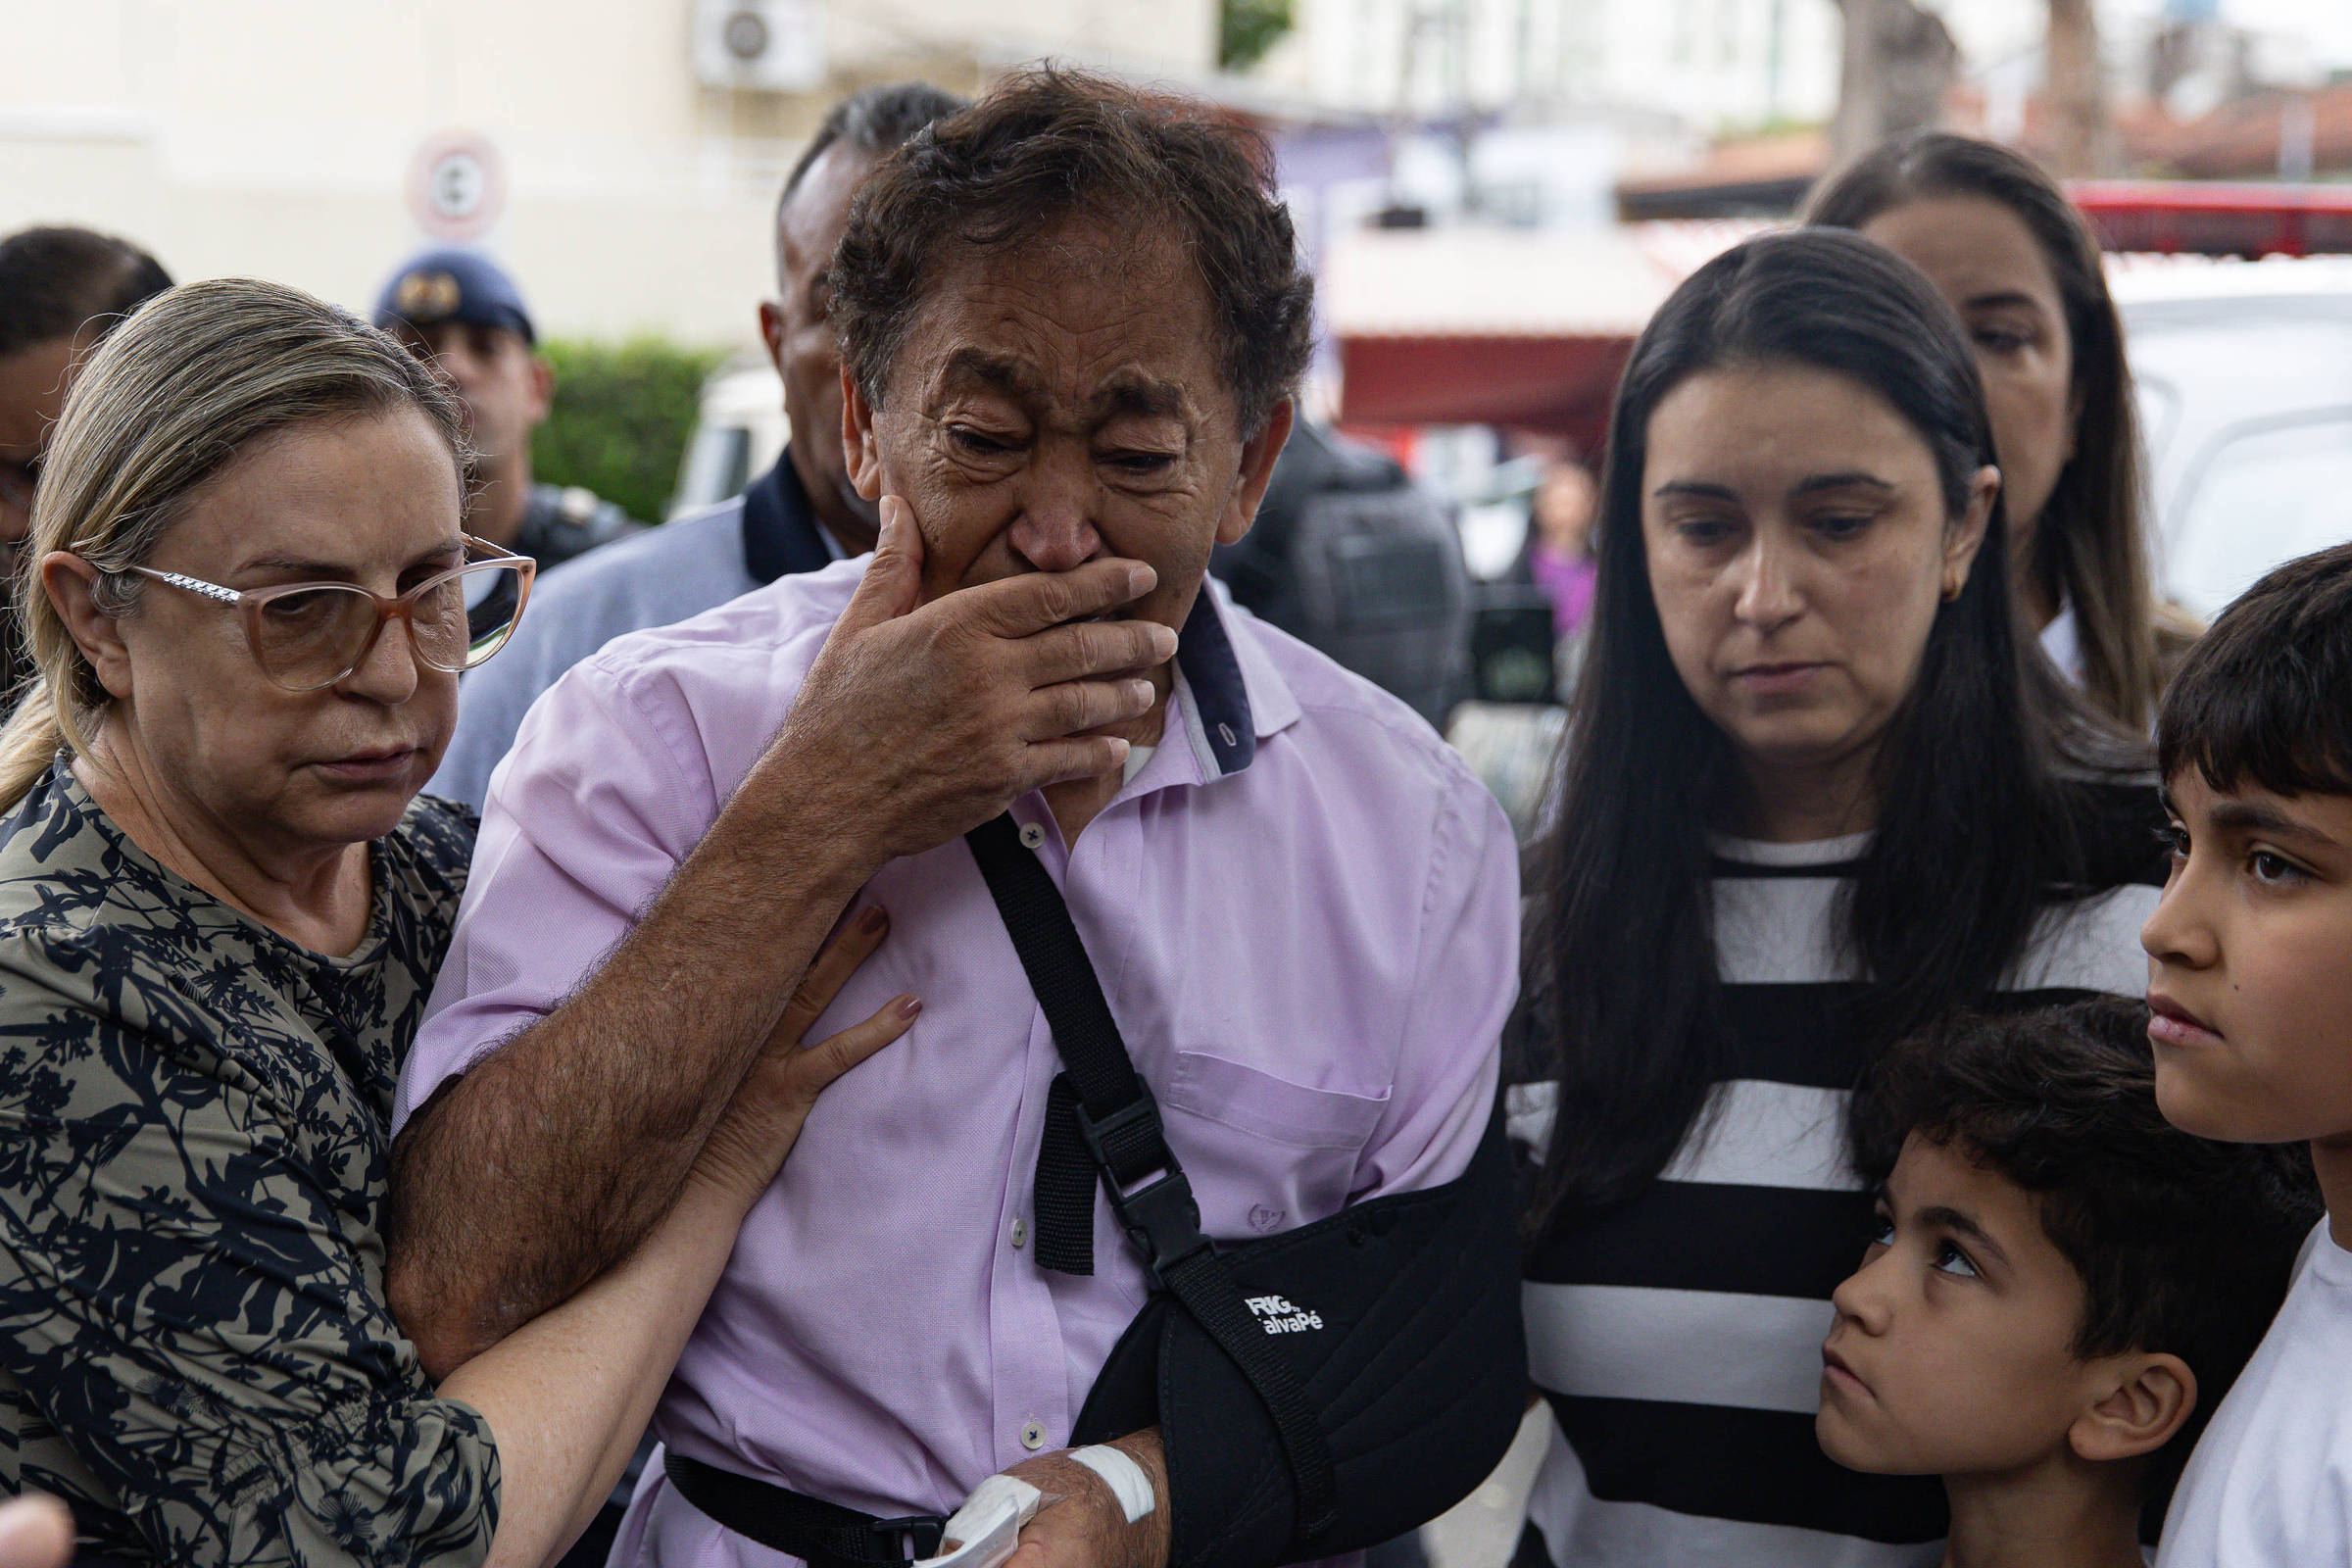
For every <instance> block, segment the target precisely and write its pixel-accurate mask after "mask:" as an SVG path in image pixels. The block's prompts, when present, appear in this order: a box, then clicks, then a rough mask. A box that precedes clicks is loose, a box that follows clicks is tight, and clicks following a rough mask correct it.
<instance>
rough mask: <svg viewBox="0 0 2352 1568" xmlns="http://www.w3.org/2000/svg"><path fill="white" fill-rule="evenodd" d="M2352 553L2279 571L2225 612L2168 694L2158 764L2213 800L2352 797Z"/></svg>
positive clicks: (2340, 549)
mask: <svg viewBox="0 0 2352 1568" xmlns="http://www.w3.org/2000/svg"><path fill="white" fill-rule="evenodd" d="M2346 692H2352V545H2337V546H2335V547H2333V548H2332V549H2328V550H2322V551H2320V552H2318V553H2317V554H2315V555H2309V556H2304V557H2301V558H2300V559H2298V560H2295V561H2290V562H2288V563H2287V564H2285V565H2283V566H2279V567H2278V568H2276V569H2275V570H2273V571H2272V572H2271V573H2270V574H2269V575H2268V576H2266V577H2264V578H2263V579H2262V580H2261V581H2260V582H2258V583H2256V584H2255V585H2254V586H2253V587H2251V588H2249V589H2247V590H2246V591H2245V592H2244V593H2242V594H2240V595H2239V596H2238V597H2237V598H2236V599H2235V600H2233V601H2232V602H2231V603H2230V605H2229V609H2227V610H2225V611H2223V612H2222V614H2221V618H2220V619H2219V620H2216V621H2215V622H2214V623H2213V629H2212V630H2211V631H2208V632H2207V633H2206V634H2205V635H2204V636H2203V637H2201V638H2199V639H2198V641H2197V645H2196V646H2195V647H2194V648H2193V649H2191V650H2190V651H2189V655H2188V658H2187V659H2186V660H2185V661H2184V662H2182V663H2181V665H2180V673H2179V674H2178V675H2176V676H2175V677H2174V678H2173V684H2172V688H2171V689H2170V690H2169V691H2167V692H2166V693H2165V696H2164V703H2163V706H2162V708H2161V709H2160V710H2159V711H2158V713H2157V718H2156V760H2157V765H2158V766H2159V767H2160V768H2162V770H2163V776H2164V777H2165V778H2167V779H2173V778H2178V777H2180V770H2181V769H2182V768H2186V767H2194V768H2195V769H2196V770H2197V771H2198V772H2199V773H2200V774H2202V775H2203V776H2204V779H2205V782H2206V783H2207V784H2209V785H2211V786H2212V787H2213V788H2215V789H2217V790H2228V789H2234V788H2237V787H2239V786H2240V785H2243V784H2248V783H2252V784H2258V785H2260V786H2261V787H2262V788H2264V789H2267V790H2271V791H2274V792H2275V793H2277V794H2279V795H2352V703H2347V702H2346V701H2345V700H2344V694H2345V693H2346Z"/></svg>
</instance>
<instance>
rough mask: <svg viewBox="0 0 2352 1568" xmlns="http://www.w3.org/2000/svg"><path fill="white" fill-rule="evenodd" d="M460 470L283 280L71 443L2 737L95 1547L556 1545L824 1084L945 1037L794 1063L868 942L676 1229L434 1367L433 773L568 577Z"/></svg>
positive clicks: (744, 1111) (212, 286) (5, 1390)
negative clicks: (536, 578)
mask: <svg viewBox="0 0 2352 1568" xmlns="http://www.w3.org/2000/svg"><path fill="white" fill-rule="evenodd" d="M465 483H466V450H465V443H464V440H463V438H462V436H461V434H460V425H459V414H458V410H457V407H456V405H455V404H454V403H453V402H452V401H451V399H450V396H449V395H448V393H447V392H446V391H445V390H444V389H443V388H442V387H441V386H440V385H439V384H438V383H437V382H436V381H435V380H434V379H433V378H432V376H431V375H430V374H429V373H428V372H427V371H425V370H424V369H423V368H421V367H419V366H418V365H417V362H416V361H414V360H413V359H411V358H410V357H409V355H408V354H407V353H406V352H404V351H403V350H402V349H401V348H400V347H399V346H398V345H397V344H395V343H394V342H393V341H392V340H391V339H389V338H387V337H385V336H384V335H383V334H381V333H380V332H377V331H375V330H374V329H372V328H370V327H368V326H365V325H363V324H361V323H360V322H359V321H357V320H356V319H352V318H351V317H349V316H347V315H345V314H344V313H343V312H341V311H338V310H336V309H334V308H332V307H330V306H327V305H323V304H321V303H319V301H316V300H313V299H311V298H309V297H308V296H305V295H302V294H299V293H296V292H294V291H292V290H289V289H283V288H278V287H274V286H271V285H269V284H263V283H256V282H250V281H236V280H229V281H219V282H209V283H199V284H191V285H189V286H187V287H184V288H181V289H177V290H174V291H172V292H171V293H168V294H166V295H163V296H161V297H159V298H158V299H157V300H156V301H155V302H154V303H153V304H151V305H150V306H149V307H148V308H147V309H145V310H143V311H141V312H140V313H139V315H138V316H137V317H136V318H135V319H133V320H131V321H130V322H129V323H127V324H126V325H124V326H123V328H122V329H121V330H120V331H119V332H117V333H116V334H115V335H114V336H113V337H112V338H111V339H110V340H109V341H108V342H107V344H106V345H105V347H104V348H102V349H101V350H100V351H99V352H98V354H97V355H96V356H95V357H94V358H93V359H92V360H91V362H90V363H89V365H88V366H87V367H86V368H85V369H84V370H83V372H82V374H81V375H80V377H79V378H78V379H77V380H76V382H75V384H74V387H73V393H72V395H71V397H70V399H69V401H68V403H67V405H66V409H65V413H64V416H63V417H62V419H61V421H60V423H59V425H58V428H57V430H56V432H55V436H54V439H53V441H52V444H51V447H50V451H49V457H48V464H47V469H46V472H45V475H44V478H43V481H42V485H41V489H40V493H39V498H38V502H37V504H36V507H35V510H34V514H33V519H32V531H31V537H30V540H29V545H28V549H27V552H26V564H25V569H24V571H23V572H22V573H21V575H20V579H19V583H18V593H19V596H20V608H21V611H22V613H23V616H24V621H25V628H26V636H27V641H28V643H29V646H30V650H31V657H32V660H33V662H34V664H35V666H36V671H37V676H38V679H37V682H36V683H35V684H34V685H33V686H32V687H31V689H30V690H29V692H28V694H27V695H26V696H25V699H24V700H23V701H22V703H21V704H20V706H19V707H18V709H17V711H16V712H15V715H14V716H13V717H12V718H11V719H10V720H9V722H8V725H7V728H6V730H5V732H4V733H0V811H5V812H6V816H5V820H0V1493H5V1494H18V1493H25V1492H39V1493H49V1494H53V1495H58V1496H60V1497H62V1498H64V1499H65V1500H66V1501H67V1502H68V1503H69V1504H70V1505H71V1506H72V1508H73V1512H74V1514H75V1515H76V1518H77V1521H78V1529H79V1535H80V1541H81V1547H82V1551H83V1554H84V1557H85V1560H87V1559H92V1558H95V1559H100V1560H114V1561H138V1562H168V1563H171V1564H172V1565H173V1568H207V1565H224V1564H229V1563H235V1564H240V1565H244V1564H280V1563H284V1564H328V1563H346V1562H349V1563H369V1564H387V1563H403V1564H405V1563H423V1562H426V1561H432V1562H434V1563H436V1564H448V1565H453V1568H465V1565H470V1564H474V1563H479V1562H483V1561H485V1560H490V1561H496V1562H498V1563H501V1564H521V1565H529V1564H538V1563H542V1562H546V1561H549V1560H552V1559H553V1558H555V1557H557V1556H559V1555H560V1554H561V1553H562V1551H563V1550H564V1547H565V1546H566V1545H567V1544H569V1542H570V1541H571V1540H572V1539H573V1538H574V1537H575V1536H576V1535H577V1534H578V1532H579V1530H580V1528H581V1527H582V1526H583V1525H584V1524H585V1523H586V1522H587V1521H588V1519H589V1518H591V1517H592V1516H593V1515H594V1513H595V1511H596V1509H597V1506H598V1504H599V1503H600V1502H601V1501H602V1500H603V1499H604V1496H605V1495H606V1493H607V1492H608V1491H609V1490H610V1489H611V1487H612V1486H613V1481H614V1479H615V1478H616V1476H617V1475H618V1474H619V1471H620V1468H621V1466H622V1464H623V1463H624V1462H625V1461H626V1459H627V1457H628V1455H629V1452H630V1450H631V1447H632V1446H633V1445H634V1444H635V1442H636V1439H637V1435H638V1434H639V1433H640V1432H641V1431H642V1430H643V1428H644V1426H645V1422H646V1417H647V1415H648V1413H649V1412H650V1410H651V1409H652V1406H653V1403H654V1399H655V1397H656V1396H657V1395H658V1394H659V1393H660V1392H661V1390H662V1385H663V1383H664V1381H665V1379H666V1377H667V1375H668V1372H669V1368H670V1365H671V1363H672V1362H673V1361H674V1360H675V1359H676V1356H677V1353H678V1350H679V1348H680V1346H681V1345H682V1344H683V1343H684V1341H685V1337H686V1334H687V1331H688V1330H689V1329H690V1328H691V1327H692V1326H693V1324H694V1321H695V1319H696V1317H697V1315H698V1313H699V1311H700V1309H701V1305H702V1301H703V1299H704V1297H705V1296H706V1295H708V1293H709V1291H710V1289H711V1284H712V1282H713V1281H714V1280H715V1279H716V1278H717V1276H718V1273H719V1270H720V1268H721V1266H722V1265H723V1264H724V1263H725V1261H726V1258H727V1255H728V1251H729V1249H730V1248H731V1246H732V1244H733V1241H734V1237H735V1232H736V1228H737V1225H738V1223H739V1221H740V1220H741V1218H742V1215H743V1213H744V1211H745V1209H746V1208H748V1206H749V1205H750V1203H751V1202H752V1201H753V1200H754V1199H755V1198H757V1197H758V1195H759V1194H760V1192H761V1191H763V1190H764V1189H765V1187H766V1185H767V1183H768V1181H769V1180H770V1179H771V1178H772V1177H773V1175H774V1174H775V1171H776V1169H777V1167H778V1164H779V1163H780V1161H781V1160H782V1158H783V1156H784V1153H785V1152H787V1151H788V1150H789V1148H790V1147H791V1143H792V1141H793V1138H794V1137H795V1136H796V1135H797V1133H798V1130H799V1125H800V1120H801V1118H802V1117H804V1116H805V1115H806V1114H807V1111H808V1108H809V1104H810V1103H812V1102H813V1100H814V1098H815V1096H816V1094H817V1093H818V1091H820V1090H821V1089H822V1088H823V1087H824V1085H825V1084H826V1083H827V1082H830V1081H831V1079H832V1078H833V1077H835V1076H838V1075H839V1073H840V1072H842V1071H844V1070H846V1069H847V1067H848V1066H850V1065H852V1064H854V1063H855V1062H856V1061H858V1060H859V1059H862V1057H863V1056H865V1055H867V1054H871V1053H872V1052H874V1051H876V1050H879V1049H880V1048H881V1047H882V1046H884V1045H886V1044H888V1043H889V1042H890V1041H891V1040H893V1039H895V1038H897V1036H898V1035H900V1034H902V1033H904V1032H905V1029H906V1027H907V1020H908V1018H910V1017H911V1009H910V1007H909V1006H907V1005H896V1004H894V1005H891V1006H887V1007H885V1008H884V1009H883V1010H882V1011H881V1012H878V1013H876V1014H875V1016H874V1017H873V1018H871V1019H869V1020H867V1021H866V1022H865V1023H863V1024H859V1025H858V1026H856V1027H854V1028H853V1029H851V1030H849V1031H847V1032H846V1033H845V1034H843V1035H840V1036H837V1037H835V1040H834V1041H833V1042H832V1043H831V1049H826V1050H812V1051H809V1052H807V1053H803V1052H800V1051H798V1050H797V1049H794V1048H795V1047H797V1045H798V1042H799V1037H800V1033H801V1031H802V1030H803V1029H804V1028H805V1027H806V1026H807V1023H808V1021H809V1020H810V1019H812V1018H814V1017H815V1015H816V1012H817V1011H818V1010H820V1009H821V1008H822V1007H823V1006H824V1005H826V1004H827V1003H828V1002H829V1001H830V1000H831V997H832V994H833V992H834V991H835V990H837V989H838V987H839V985H840V983H841V981H842V980H843V979H844V978H846V976H847V974H848V973H849V971H851V970H852V969H854V968H856V966H857V964H858V962H859V961H860V960H861V959H862V957H863V956H864V955H865V954H866V953H867V952H870V951H871V950H872V948H873V947H874V945H875V944H876V943H878V942H879V941H880V939H881V934H880V929H879V922H873V921H869V922H865V923H863V924H861V925H860V926H858V927H856V928H854V929H851V930H849V931H848V932H846V933H845V935H844V936H843V938H842V939H841V940H840V941H838V942H837V943H836V944H835V945H834V946H833V947H831V948H828V949H827V950H826V951H825V952H824V953H823V954H821V955H820V956H818V957H817V959H816V961H815V962H814V963H813V964H812V965H811V966H810V969H809V976H808V979H807V980H806V982H805V984H804V987H803V991H802V995H801V996H800V998H798V999H797V1000H796V1003H795V1005H793V1006H792V1007H790V1008H788V1009H787V1010H786V1012H785V1014H784V1017H783V1019H782V1021H781V1022H780V1023H778V1024H777V1026H776V1029H775V1032H774V1034H773V1035H772V1036H771V1037H770V1040H769V1049H768V1050H767V1051H766V1052H765V1053H763V1054H761V1055H760V1058H759V1059H758V1061H757V1062H756V1063H755V1065H754V1067H753V1070H752V1072H751V1074H750V1076H749V1077H748V1078H746V1079H745V1080H744V1083H743V1086H742V1087H741V1088H740V1089H739V1090H738V1091H737V1092H736V1094H735V1097H734V1099H733V1101H732V1102H730V1103H728V1105H727V1107H726V1109H725V1111H724V1114H723V1117H722V1118H721V1120H720V1127H721V1128H722V1129H725V1130H727V1131H728V1132H729V1134H730V1136H726V1137H714V1138H713V1139H712V1140H711V1143H710V1145H709V1147H708V1150H707V1152H706V1154H705V1156H704V1158H703V1160H702V1161H701V1162H700V1163H699V1164H698V1165H696V1167H695V1168H694V1170H693V1172H692V1174H691V1176H690V1178H689V1180H688V1182H687V1185H686V1190H685V1192H684V1193H683V1194H682V1196H681V1197H680V1199H679V1201H678V1202H677V1204H676V1206H675V1207H674V1208H673V1209H672V1211H671V1213H670V1216H669V1218H668V1220H667V1221H666V1222H665V1223H664V1224H663V1225H662V1226H661V1227H660V1228H659V1229H658V1230H657V1231H655V1232H654V1234H653V1235H652V1236H651V1237H650V1238H649V1240H648V1242H647V1243H646V1245H645V1246H644V1247H642V1248H640V1249H639V1250H637V1251H636V1252H635V1253H634V1254H633V1255H632V1256H631V1257H630V1258H629V1259H628V1260H626V1261H625V1262H624V1263H622V1264H621V1265H619V1266H618V1267H616V1268H614V1269H613V1270H612V1271H611V1272H609V1273H608V1274H606V1275H605V1276H604V1277H603V1278H602V1279H600V1280H598V1281H597V1282H596V1283H594V1284H592V1285H590V1286H589V1287H588V1288H587V1289H586V1290H584V1291H582V1292H580V1293H578V1294H577V1295H574V1296H572V1297H571V1298H570V1299H568V1300H566V1301H565V1302H564V1303H563V1304H562V1305H560V1306H558V1307H556V1308H554V1309H553V1310H551V1311H549V1312H548V1313H547V1314H545V1315H544V1316H543V1317H540V1318H539V1319H537V1320H536V1321H534V1322H531V1323H529V1324H527V1325H525V1326H524V1327H523V1328H521V1329H520V1330H518V1331H517V1332H515V1334H513V1335H512V1336H510V1337H509V1338H508V1339H506V1340H505V1341H504V1342H502V1343H500V1344H498V1345H497V1346H495V1347H494V1348H490V1349H488V1350H485V1351H483V1352H482V1353H480V1354H478V1355H476V1356H474V1357H473V1358H472V1359H471V1360H469V1361H467V1362H466V1363H465V1364H464V1365H463V1366H461V1367H459V1368H458V1369H457V1370H456V1371H454V1372H452V1373H451V1374H450V1375H449V1376H447V1377H446V1378H445V1379H444V1380H443V1381H442V1382H441V1384H440V1386H439V1387H438V1388H435V1387H433V1386H432V1384H431V1383H430V1382H429V1381H428V1380H427V1378H426V1377H425V1375H424V1374H423V1372H422V1371H421V1370H420V1368H419V1365H418V1360H417V1353H416V1350H415V1348H413V1346H412V1345H411V1343H410V1342H409V1340H408V1339H407V1338H406V1336H405V1335H404V1334H403V1332H402V1330H401V1328H400V1325H399V1324H398V1323H397V1322H396V1321H395V1320H394V1318H393V1316H392V1314H391V1312H390V1310H389V1309H388V1308H387V1306H386V1304H385V1300H384V1295H383V1289H382V1263H383V1246H382V1242H381V1240H380V1238H379V1234H378V1230H377V1213H378V1210H379V1208H380V1206H381V1202H382V1199H383V1186H384V1170H385V1131H384V1129H385V1121H386V1117H387V1115H388V1113H389V1111H390V1109H391V1103H392V1091H393V1085H394V1083H395V1080H396V1079H397V1076H398V1074H399V1071H400V1068H401V1064H402V1060H403V1058H404V1056H405V1055H406V1054H407V1052H408V1049H409V1046H410V1044H411V1042H412V1040H413V1039H414V1037H415V1034H416V1030H417V1020H418V1017H419V1015H420V1013H421V1012H422V1010H423V1007H424V1004H425V998H426V995H427V992H428V990H429V988H430V984H431V980H432V976H433V971H434V969H435V968H436V967H437V966H438V964H439V963H440V961H441V958H442V956H443V954H444V953H445V952H446V950H447V948H448V945H449V940H450V931H451V925H452V922H453V920H454V918H455V916H456V912H457V907H458V902H459V899H460V897H461V896H462V895H463V893H464V891H465V884H466V864H467V859H468V858H469V856H470V854H471V851H472V845H473V834H474V822H473V819H472V816H471V815H470V813H468V812H466V811H465V810H464V809H462V808H458V807H454V806H451V805H449V804H448V803H446V802H442V801H437V800H433V799H431V798H420V797H418V796H417V790H418V789H419V788H420V787H421V786H422V784H423V782H424V781H425V779H426V778H427V777H429V776H430V775H431V773H432V771H433V769H434V767H435V766H436V765H437V763H438V762H439V760H440V758H441V753H442V750H443V748H444V747H445V746H446V745H447V744H448V741H449V735H450V728H451V724H452V721H453V719H454V717H455V714H456V707H457V685H458V677H459V675H460V674H461V673H462V672H463V671H465V670H466V669H470V668H472V667H473V666H474V665H476V664H479V663H480V662H482V661H484V660H486V659H488V658H489V657H490V656H491V655H493V654H495V653H496V652H497V651H498V649H499V648H500V646H501V645H502V644H503V643H504V642H505V641H506V639H507V637H508V635H509V634H510V633H511V632H512V631H513V629H514V627H515V620H516V617H518V616H519V615H520V614H521V613H522V611H523V608H524V606H525V604H526V603H527V602H528V600H529V597H530V587H531V571H532V567H531V563H530V562H529V561H527V560H524V559H522V558H520V557H517V556H514V555H510V554H507V553H505V552H502V551H499V550H497V549H495V548H493V547H490V546H488V545H485V544H483V543H482V542H481V541H480V540H476V539H469V538H467V537H466V536H465V535H463V534H462V533H461V532H460V531H459V518H460V515H461V513H462V503H463V498H464V495H465Z"/></svg>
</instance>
